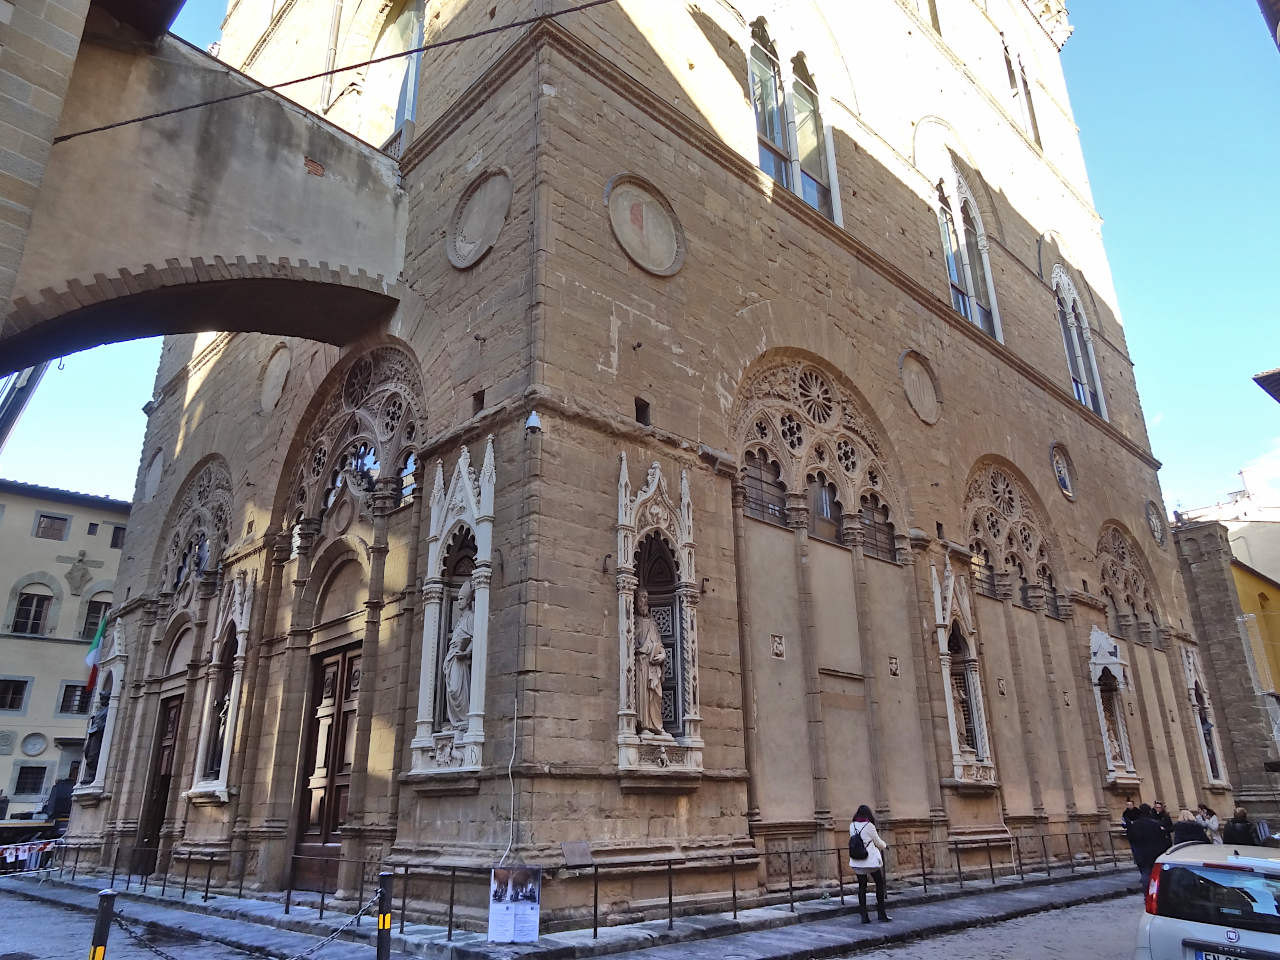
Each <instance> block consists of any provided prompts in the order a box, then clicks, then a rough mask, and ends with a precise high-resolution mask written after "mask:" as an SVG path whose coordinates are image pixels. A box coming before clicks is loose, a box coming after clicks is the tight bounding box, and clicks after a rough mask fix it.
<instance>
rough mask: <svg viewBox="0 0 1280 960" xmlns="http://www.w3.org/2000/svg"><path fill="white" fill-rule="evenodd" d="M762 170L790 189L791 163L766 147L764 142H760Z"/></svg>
mask: <svg viewBox="0 0 1280 960" xmlns="http://www.w3.org/2000/svg"><path fill="white" fill-rule="evenodd" d="M760 169H761V170H763V171H764V172H765V173H767V174H768V175H769V176H771V177H773V179H774V180H777V181H778V183H780V184H782V185H783V186H784V187H787V188H788V189H790V187H791V163H790V162H789V161H788V160H787V158H786V157H784V156H783V155H782V154H780V153H778V151H776V150H774V149H772V148H770V147H768V146H766V145H765V142H764V141H763V140H761V141H760Z"/></svg>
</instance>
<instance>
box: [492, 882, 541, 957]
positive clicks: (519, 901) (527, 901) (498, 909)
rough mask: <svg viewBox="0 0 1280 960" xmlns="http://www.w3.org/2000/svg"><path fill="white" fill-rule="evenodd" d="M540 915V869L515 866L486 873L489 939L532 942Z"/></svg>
mask: <svg viewBox="0 0 1280 960" xmlns="http://www.w3.org/2000/svg"><path fill="white" fill-rule="evenodd" d="M541 916H542V868H541V867H528V866H524V865H523V864H516V865H513V866H509V867H494V868H493V870H492V871H491V872H490V874H489V940H490V942H492V943H532V942H533V941H535V940H537V939H538V925H539V922H540V921H541Z"/></svg>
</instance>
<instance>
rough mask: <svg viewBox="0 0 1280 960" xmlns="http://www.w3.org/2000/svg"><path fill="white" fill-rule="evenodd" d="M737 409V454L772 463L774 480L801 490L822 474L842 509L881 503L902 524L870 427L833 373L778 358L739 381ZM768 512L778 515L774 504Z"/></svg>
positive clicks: (872, 508) (873, 508) (876, 508)
mask: <svg viewBox="0 0 1280 960" xmlns="http://www.w3.org/2000/svg"><path fill="white" fill-rule="evenodd" d="M736 409H737V413H736V416H735V417H734V420H733V436H734V439H735V441H736V445H737V449H738V450H740V451H742V453H743V458H744V462H746V463H748V464H749V463H751V462H753V461H754V462H763V463H764V464H772V465H774V467H775V468H776V471H777V476H776V482H777V483H779V484H781V485H782V486H783V487H785V488H786V491H788V492H791V493H801V492H803V491H805V490H806V489H808V486H809V478H810V477H811V476H812V477H817V476H818V475H821V477H822V478H823V482H825V483H830V484H833V485H834V486H835V488H836V492H837V496H838V499H839V502H840V503H841V504H842V505H844V507H845V509H846V511H848V512H850V513H854V512H856V511H857V510H858V508H859V506H860V505H863V504H866V505H868V507H869V510H870V511H871V512H872V513H876V512H878V511H879V509H880V508H881V507H885V508H887V509H888V515H889V517H890V518H892V520H893V521H894V522H897V523H898V524H899V526H900V525H901V522H900V518H901V516H902V507H901V500H900V497H899V496H898V494H897V491H896V490H895V489H894V488H893V485H892V484H891V483H890V482H889V481H888V479H887V477H888V475H889V473H888V470H887V469H886V467H885V451H884V448H883V446H882V444H881V442H880V440H879V437H878V435H877V432H876V431H875V430H874V429H873V428H872V426H871V423H870V421H869V420H868V419H867V417H866V416H865V415H864V414H863V413H862V410H861V408H860V405H859V403H858V401H857V399H856V398H855V397H854V396H853V394H852V392H851V391H849V390H848V389H847V388H846V387H845V386H844V385H843V384H841V383H840V382H839V380H837V379H836V378H835V377H832V376H830V375H829V374H828V373H827V372H826V371H824V370H821V369H820V368H819V367H817V366H816V365H814V364H812V363H807V362H804V361H798V360H787V361H783V362H780V363H778V364H776V365H773V366H769V367H765V368H763V369H761V370H759V371H757V372H756V373H754V374H752V375H750V376H748V377H747V378H746V379H745V380H744V381H743V383H742V385H741V387H740V388H739V391H738V399H737V401H736ZM770 513H771V514H772V518H773V519H776V520H778V521H781V520H782V513H781V511H770ZM753 514H754V511H753ZM754 515H758V514H754ZM889 559H892V554H890V557H889Z"/></svg>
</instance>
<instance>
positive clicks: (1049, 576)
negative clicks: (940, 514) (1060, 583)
mask: <svg viewBox="0 0 1280 960" xmlns="http://www.w3.org/2000/svg"><path fill="white" fill-rule="evenodd" d="M965 530H966V532H967V534H968V538H969V549H970V551H971V552H972V554H973V557H974V568H975V581H976V584H975V585H976V586H977V588H978V592H980V593H983V594H986V595H988V596H994V594H995V572H996V571H997V570H999V569H1003V570H1005V571H1006V572H1007V573H1009V574H1010V576H1011V578H1012V581H1013V584H1012V585H1013V586H1014V587H1015V588H1016V590H1017V593H1016V594H1015V597H1014V600H1015V602H1017V603H1019V604H1020V605H1022V606H1028V605H1029V595H1028V588H1029V587H1030V586H1031V585H1032V584H1033V583H1038V584H1039V585H1040V586H1041V587H1042V588H1043V590H1044V598H1045V607H1046V610H1047V612H1048V613H1050V614H1051V615H1055V616H1056V615H1057V613H1058V595H1057V580H1056V578H1055V577H1054V573H1053V570H1054V567H1055V566H1056V563H1055V561H1054V551H1053V549H1052V546H1051V542H1050V540H1049V537H1048V525H1047V523H1046V522H1045V521H1044V519H1043V518H1042V517H1041V515H1040V511H1039V510H1038V509H1037V507H1036V505H1035V501H1034V500H1033V499H1032V498H1031V496H1030V495H1029V494H1028V493H1027V491H1026V489H1025V488H1024V487H1023V485H1022V483H1021V481H1019V480H1018V479H1017V478H1015V477H1014V476H1013V475H1012V474H1011V473H1010V472H1009V471H1008V470H1006V469H1005V468H1003V467H1001V466H999V465H998V464H994V463H988V464H986V465H985V466H984V467H983V468H982V469H980V470H979V471H978V472H977V473H975V474H974V475H973V476H972V477H971V478H970V480H969V486H968V489H967V491H966V493H965ZM997 561H999V563H997Z"/></svg>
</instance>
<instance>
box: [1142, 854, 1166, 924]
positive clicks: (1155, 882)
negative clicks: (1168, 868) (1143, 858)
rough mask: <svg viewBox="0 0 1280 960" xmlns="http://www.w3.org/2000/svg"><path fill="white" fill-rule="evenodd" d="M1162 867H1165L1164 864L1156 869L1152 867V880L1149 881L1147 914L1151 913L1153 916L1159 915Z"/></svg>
mask: <svg viewBox="0 0 1280 960" xmlns="http://www.w3.org/2000/svg"><path fill="white" fill-rule="evenodd" d="M1162 867H1163V864H1159V863H1157V864H1156V865H1155V866H1154V867H1152V868H1151V877H1150V879H1148V880H1147V897H1146V905H1147V913H1150V914H1152V915H1155V914H1157V913H1159V911H1158V910H1157V909H1156V898H1157V897H1158V896H1159V894H1160V871H1161V868H1162Z"/></svg>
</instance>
